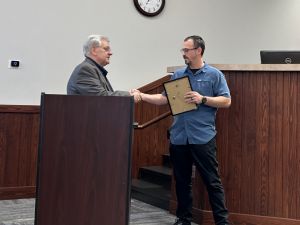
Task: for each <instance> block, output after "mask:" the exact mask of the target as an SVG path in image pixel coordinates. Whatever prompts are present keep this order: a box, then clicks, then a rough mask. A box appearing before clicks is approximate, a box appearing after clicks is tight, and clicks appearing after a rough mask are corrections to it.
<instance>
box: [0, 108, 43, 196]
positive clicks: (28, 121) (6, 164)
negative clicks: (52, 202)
mask: <svg viewBox="0 0 300 225" xmlns="http://www.w3.org/2000/svg"><path fill="white" fill-rule="evenodd" d="M38 130H39V107H38V106H14V105H0V199H12V198H25V197H33V196H34V193H35V182H36V162H37V147H38Z"/></svg>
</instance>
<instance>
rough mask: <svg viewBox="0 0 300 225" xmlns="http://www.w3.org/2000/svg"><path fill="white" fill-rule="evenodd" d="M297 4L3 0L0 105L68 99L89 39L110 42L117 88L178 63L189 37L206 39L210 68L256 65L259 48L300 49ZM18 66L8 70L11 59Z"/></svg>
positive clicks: (275, 0)
mask: <svg viewBox="0 0 300 225" xmlns="http://www.w3.org/2000/svg"><path fill="white" fill-rule="evenodd" d="M299 10H300V1H299V0H286V1H282V0H252V1H249V0H227V1H219V0H210V1H204V0H186V1H182V0H166V6H165V9H164V11H163V12H162V14H160V15H159V16H157V17H155V18H147V17H143V16H142V15H140V14H139V13H138V12H137V11H136V10H135V8H134V4H133V0H85V1H73V0H72V1H71V0H63V1H62V0H51V1H45V0H27V1H21V0H17V1H5V3H2V5H1V7H0V27H1V41H0V104H16V105H23V104H26V105H38V104H39V103H40V94H41V92H46V93H48V94H65V93H66V84H67V81H68V78H69V76H70V74H71V72H72V70H73V68H74V67H75V66H76V65H77V64H79V63H80V62H81V61H82V60H83V53H82V44H83V42H84V41H85V39H86V37H87V36H88V35H89V34H103V35H106V36H108V37H109V38H110V40H111V47H112V50H113V56H112V58H111V64H110V65H109V66H107V67H106V68H107V70H108V71H109V75H108V78H109V79H110V81H111V83H112V86H113V87H114V89H118V90H129V89H131V88H138V87H141V86H143V85H145V84H147V83H149V82H152V81H154V80H156V79H158V78H160V77H162V76H164V75H165V74H166V68H167V67H168V66H175V65H183V60H182V56H181V54H180V52H179V49H180V48H181V45H182V41H183V39H184V38H185V37H186V36H189V35H193V34H197V35H200V36H202V37H203V38H204V40H205V41H206V47H207V48H206V52H205V60H206V62H208V63H230V64H240V63H246V64H252V63H260V58H259V51H260V50H261V49H274V50H281V49H283V50H291V49H294V50H300V29H299V22H300V14H299ZM10 59H17V60H20V61H21V67H20V68H19V69H8V60H10Z"/></svg>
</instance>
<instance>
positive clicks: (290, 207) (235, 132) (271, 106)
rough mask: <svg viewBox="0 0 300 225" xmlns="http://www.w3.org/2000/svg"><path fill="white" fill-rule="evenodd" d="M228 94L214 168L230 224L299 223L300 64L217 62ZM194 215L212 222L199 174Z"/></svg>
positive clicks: (221, 115)
mask: <svg viewBox="0 0 300 225" xmlns="http://www.w3.org/2000/svg"><path fill="white" fill-rule="evenodd" d="M219 68H220V69H221V70H222V71H223V72H224V74H225V76H226V78H227V81H228V85H229V87H230V90H231V95H232V105H231V107H230V108H229V109H220V110H219V112H218V116H217V130H218V135H217V141H218V159H219V169H220V173H221V177H222V182H223V184H224V188H225V193H226V200H227V206H228V209H229V211H230V219H231V221H232V222H234V224H245V225H250V224H251V225H258V224H264V225H275V224H278V225H279V224H284V225H292V224H293V225H294V224H300V188H299V187H300V72H299V71H300V65H297V66H292V65H291V66H290V67H287V66H286V65H283V66H280V65H277V67H275V68H273V67H272V68H268V67H267V66H263V65H256V66H253V67H252V68H251V67H249V68H248V69H247V70H245V68H244V67H241V66H240V67H233V68H230V67H228V66H222V65H221V66H219ZM193 192H194V214H195V219H196V221H197V222H198V223H200V224H211V223H212V216H211V213H210V206H209V202H208V198H207V194H206V190H205V188H204V187H203V184H202V181H201V179H200V176H199V174H198V173H196V177H195V179H194V185H193ZM175 206H176V199H175V196H174V193H173V200H172V204H171V211H173V212H174V210H175Z"/></svg>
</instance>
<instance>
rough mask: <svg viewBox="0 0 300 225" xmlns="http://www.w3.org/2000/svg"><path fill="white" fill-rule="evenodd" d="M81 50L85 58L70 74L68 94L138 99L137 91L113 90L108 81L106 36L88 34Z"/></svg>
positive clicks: (136, 100)
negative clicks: (132, 97)
mask: <svg viewBox="0 0 300 225" xmlns="http://www.w3.org/2000/svg"><path fill="white" fill-rule="evenodd" d="M83 52H84V56H85V60H84V61H83V62H82V63H80V64H79V65H77V66H76V68H75V69H74V71H73V72H72V74H71V77H70V79H69V82H68V85H67V94H68V95H99V96H134V100H135V102H139V101H140V93H139V91H137V90H130V91H114V90H113V88H112V86H111V84H110V82H109V81H108V79H107V73H108V72H107V71H106V70H105V69H104V67H105V66H106V65H108V64H109V62H110V57H111V56H112V51H111V48H110V45H109V39H108V38H107V37H105V36H102V35H90V36H89V37H88V39H87V41H86V42H85V44H84V46H83Z"/></svg>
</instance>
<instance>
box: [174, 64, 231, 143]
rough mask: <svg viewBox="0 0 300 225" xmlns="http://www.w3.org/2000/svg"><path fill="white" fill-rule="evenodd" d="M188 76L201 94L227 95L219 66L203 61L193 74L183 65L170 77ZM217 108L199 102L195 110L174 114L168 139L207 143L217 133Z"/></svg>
mask: <svg viewBox="0 0 300 225" xmlns="http://www.w3.org/2000/svg"><path fill="white" fill-rule="evenodd" d="M184 76H188V77H189V79H190V82H191V86H192V89H193V91H197V92H198V93H200V94H201V95H204V96H211V97H216V96H224V97H229V98H230V91H229V88H228V86H227V82H226V80H225V77H224V74H223V73H222V72H221V71H219V70H218V69H216V68H214V67H212V66H209V65H207V64H204V66H203V67H202V68H201V69H200V70H198V71H197V72H196V73H195V74H193V73H192V71H191V70H190V69H189V68H188V67H186V68H182V69H179V70H177V71H176V72H175V73H174V74H173V75H172V77H171V79H172V80H174V79H178V78H181V77H184ZM216 113H217V108H214V107H210V106H206V105H198V107H197V110H193V111H189V112H186V113H182V114H179V115H176V116H174V121H173V124H172V126H171V128H170V140H171V143H172V144H175V145H185V144H187V141H188V143H189V144H206V143H207V142H209V141H210V140H211V139H212V138H213V137H214V136H215V135H216V133H217V131H216V126H215V118H216Z"/></svg>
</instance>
